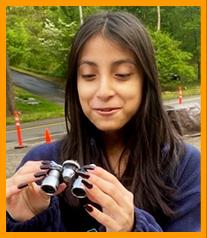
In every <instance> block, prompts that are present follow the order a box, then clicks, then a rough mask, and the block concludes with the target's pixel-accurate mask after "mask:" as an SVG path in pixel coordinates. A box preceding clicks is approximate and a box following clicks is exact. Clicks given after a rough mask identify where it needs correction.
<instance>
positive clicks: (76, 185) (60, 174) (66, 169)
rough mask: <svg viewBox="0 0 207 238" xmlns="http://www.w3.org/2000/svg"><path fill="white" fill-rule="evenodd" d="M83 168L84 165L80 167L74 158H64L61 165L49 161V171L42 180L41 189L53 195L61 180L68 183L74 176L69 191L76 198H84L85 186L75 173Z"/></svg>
mask: <svg viewBox="0 0 207 238" xmlns="http://www.w3.org/2000/svg"><path fill="white" fill-rule="evenodd" d="M83 168H84V166H83V167H82V168H81V167H80V165H79V164H78V162H76V161H74V160H66V161H65V162H64V163H63V164H62V165H59V164H57V163H55V162H54V161H51V163H50V170H49V173H48V175H47V177H46V178H45V179H44V180H43V181H42V184H41V189H42V190H43V191H44V192H45V193H47V194H48V195H54V193H55V192H56V191H57V189H58V187H59V184H60V183H61V182H65V183H66V184H68V183H70V182H71V180H73V178H75V180H74V182H73V184H72V187H71V193H72V194H73V196H75V197H77V198H84V197H86V192H85V187H84V185H83V184H82V178H81V177H80V176H78V175H77V173H76V172H77V171H78V170H81V169H83Z"/></svg>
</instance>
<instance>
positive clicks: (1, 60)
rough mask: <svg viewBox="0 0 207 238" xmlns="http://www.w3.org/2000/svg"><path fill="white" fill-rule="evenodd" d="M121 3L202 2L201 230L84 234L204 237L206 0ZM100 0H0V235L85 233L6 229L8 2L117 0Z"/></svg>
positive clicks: (95, 2)
mask: <svg viewBox="0 0 207 238" xmlns="http://www.w3.org/2000/svg"><path fill="white" fill-rule="evenodd" d="M118 2H119V4H118V5H119V6H200V7H201V138H202V139H201V154H202V156H201V158H202V159H201V168H202V170H201V189H202V193H201V195H202V196H201V232H176V234H175V233H174V232H163V233H162V232H161V233H160V232H158V233H149V232H146V233H144V232H142V233H124V232H121V233H96V232H94V233H84V236H85V237H95V236H102V237H103V236H105V237H106V236H107V237H115V236H118V237H119V238H121V237H126V236H131V237H154V238H155V237H159V238H160V237H169V238H170V237H172V238H174V236H175V235H176V236H177V237H178V238H179V237H182V238H185V237H188V238H191V237H193V238H204V237H206V65H207V64H206V50H207V49H206V0H174V1H172V0H145V1H142V0H131V1H130V0H128V1H127V0H119V1H118ZM103 3H104V2H103V1H100V0H85V1H80V0H76V1H75V0H70V1H68V2H67V1H66V0H43V1H41V2H40V1H39V0H30V1H26V0H0V18H1V19H0V53H1V54H0V55H1V57H0V80H1V87H0V105H1V110H0V111H1V113H0V121H1V125H0V136H1V139H0V181H1V182H0V204H1V208H0V235H2V236H4V237H12V238H13V237H21V238H22V237H25V238H26V237H27V236H28V235H29V236H30V237H36V235H37V234H38V236H41V237H45V235H47V236H48V235H49V236H50V237H55V236H56V235H58V236H59V237H67V236H68V235H71V236H72V237H81V236H82V235H83V234H82V233H79V232H77V233H72V234H71V233H65V232H62V233H58V234H57V233H52V232H51V233H50V234H46V233H43V232H41V233H35V232H31V233H28V232H24V233H23V232H15V233H14V232H13V233H12V232H11V233H7V232H6V219H5V210H6V202H5V188H6V186H5V178H6V120H5V118H6V7H7V6H52V5H54V6H55V5H61V6H68V5H69V6H79V5H82V6H116V5H117V1H116V0H111V1H108V3H107V4H106V2H105V4H103Z"/></svg>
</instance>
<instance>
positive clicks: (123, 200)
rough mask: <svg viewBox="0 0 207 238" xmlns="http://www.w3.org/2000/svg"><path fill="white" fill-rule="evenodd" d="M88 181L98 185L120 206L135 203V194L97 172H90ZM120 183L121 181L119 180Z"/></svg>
mask: <svg viewBox="0 0 207 238" xmlns="http://www.w3.org/2000/svg"><path fill="white" fill-rule="evenodd" d="M87 181H88V182H89V183H91V184H93V185H96V187H98V188H99V189H100V190H101V191H102V192H103V193H104V194H107V195H109V197H111V198H112V199H113V200H114V201H115V202H116V203H117V204H118V205H119V206H121V207H126V208H128V206H129V205H130V204H132V203H133V195H132V194H131V193H130V192H129V191H128V190H127V189H126V188H124V189H120V187H121V186H117V183H115V184H114V180H113V182H109V181H107V180H104V179H102V178H101V177H99V176H96V175H95V174H90V177H89V178H88V179H87ZM118 183H120V182H119V181H118Z"/></svg>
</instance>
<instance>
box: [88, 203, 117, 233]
mask: <svg viewBox="0 0 207 238" xmlns="http://www.w3.org/2000/svg"><path fill="white" fill-rule="evenodd" d="M84 208H85V210H86V211H87V212H88V214H89V215H90V216H91V217H93V218H94V219H95V220H97V221H98V222H99V223H100V224H102V225H103V226H105V227H106V228H107V231H110V230H111V231H117V230H119V226H118V224H117V223H116V222H115V221H114V220H113V219H112V218H111V217H110V216H108V215H107V214H105V213H103V212H101V211H99V210H98V209H97V208H95V207H94V206H92V205H91V204H90V205H89V204H87V205H86V206H85V207H84Z"/></svg>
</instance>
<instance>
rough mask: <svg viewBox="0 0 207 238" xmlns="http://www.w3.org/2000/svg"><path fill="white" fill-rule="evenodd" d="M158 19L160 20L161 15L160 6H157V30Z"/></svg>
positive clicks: (158, 27) (158, 29) (158, 26)
mask: <svg viewBox="0 0 207 238" xmlns="http://www.w3.org/2000/svg"><path fill="white" fill-rule="evenodd" d="M160 21H161V15H160V7H159V6H158V7H157V31H160Z"/></svg>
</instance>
